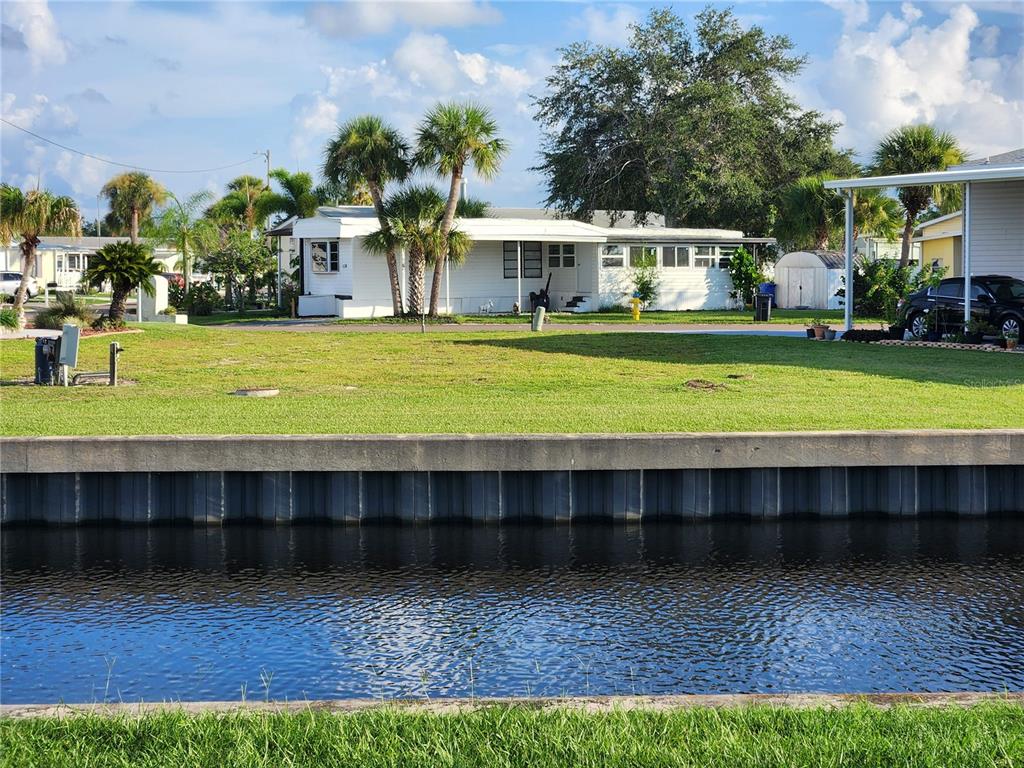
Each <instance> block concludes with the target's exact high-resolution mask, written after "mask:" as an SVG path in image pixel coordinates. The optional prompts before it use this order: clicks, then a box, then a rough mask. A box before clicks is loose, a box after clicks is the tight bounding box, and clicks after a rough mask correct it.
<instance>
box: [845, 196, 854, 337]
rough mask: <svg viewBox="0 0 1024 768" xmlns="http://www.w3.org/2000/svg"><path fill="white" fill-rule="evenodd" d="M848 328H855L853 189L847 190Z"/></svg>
mask: <svg viewBox="0 0 1024 768" xmlns="http://www.w3.org/2000/svg"><path fill="white" fill-rule="evenodd" d="M845 225H846V233H845V234H846V240H845V242H846V248H845V250H846V306H845V312H844V315H845V318H844V319H845V321H846V322H845V325H846V330H848V331H852V330H853V190H852V189H848V190H846V222H845Z"/></svg>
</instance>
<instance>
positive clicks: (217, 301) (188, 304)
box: [175, 283, 224, 316]
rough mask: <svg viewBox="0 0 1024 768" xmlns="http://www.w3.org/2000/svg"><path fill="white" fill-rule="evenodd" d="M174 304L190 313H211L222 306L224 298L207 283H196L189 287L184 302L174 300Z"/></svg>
mask: <svg viewBox="0 0 1024 768" xmlns="http://www.w3.org/2000/svg"><path fill="white" fill-rule="evenodd" d="M175 306H179V307H183V308H184V309H185V311H186V312H188V314H190V315H201V316H202V315H212V314H213V313H214V312H216V311H217V310H219V309H222V308H223V307H224V299H223V298H221V295H220V294H219V293H218V292H217V289H216V288H214V287H213V286H212V285H210V284H209V283H198V284H197V285H193V286H192V287H191V288H190V289H189V291H188V295H187V296H186V297H185V301H184V304H179V303H178V302H175Z"/></svg>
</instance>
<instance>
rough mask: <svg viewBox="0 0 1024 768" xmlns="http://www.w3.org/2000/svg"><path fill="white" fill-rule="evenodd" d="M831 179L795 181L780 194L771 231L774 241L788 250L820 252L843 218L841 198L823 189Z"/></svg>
mask: <svg viewBox="0 0 1024 768" xmlns="http://www.w3.org/2000/svg"><path fill="white" fill-rule="evenodd" d="M830 178H831V176H829V175H827V174H820V175H817V176H804V177H803V178H801V179H797V180H796V181H794V182H793V183H792V184H790V185H789V186H788V187H786V188H785V189H784V190H783V192H782V197H781V199H780V200H779V212H778V217H777V218H776V220H775V226H774V228H773V230H774V234H775V237H776V238H777V239H778V241H779V242H780V243H782V244H784V245H786V246H787V247H789V248H812V249H814V250H818V251H823V250H825V249H827V248H828V241H829V238H830V237H831V236H832V234H833V232H835V230H836V228H837V227H838V226H839V223H840V222H841V221H842V217H843V198H842V196H841V195H839V193H837V192H835V191H834V190H831V189H826V188H825V182H826V181H828V180H829V179H830Z"/></svg>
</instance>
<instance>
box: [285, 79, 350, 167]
mask: <svg viewBox="0 0 1024 768" xmlns="http://www.w3.org/2000/svg"><path fill="white" fill-rule="evenodd" d="M304 101H305V102H306V103H305V104H302V105H301V107H300V109H299V112H298V114H297V115H296V116H295V119H294V122H293V126H292V137H291V151H292V155H293V157H295V158H298V159H302V160H308V159H309V157H310V155H311V154H312V148H313V147H314V146H315V145H317V146H318V145H319V143H321V142H322V140H323V139H325V138H327V136H329V135H330V134H331V133H332V132H333V131H334V130H335V128H337V125H338V114H339V110H338V105H337V104H335V103H334V102H332V101H330V100H329V99H327V98H325V97H324V95H323V94H321V93H317V94H314V95H313V97H312V98H310V99H306V100H304Z"/></svg>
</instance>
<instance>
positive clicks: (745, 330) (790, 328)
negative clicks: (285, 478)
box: [215, 319, 807, 337]
mask: <svg viewBox="0 0 1024 768" xmlns="http://www.w3.org/2000/svg"><path fill="white" fill-rule="evenodd" d="M215 327H219V328H230V329H233V330H242V331H301V332H312V333H337V332H351V333H380V332H385V331H386V332H389V333H420V332H421V328H420V326H419V325H416V324H415V323H335V322H331V321H324V320H318V319H312V320H274V321H260V320H254V321H252V322H245V323H231V324H227V325H223V326H215ZM544 327H545V328H546V329H548V330H557V331H585V332H591V333H716V334H732V335H756V336H793V337H802V336H806V333H807V332H806V329H805V328H804V326H802V325H796V324H795V325H782V324H775V325H765V324H763V323H700V324H698V323H546V324H545V325H544ZM529 330H530V326H529V324H527V323H522V324H511V323H463V324H457V323H435V324H430V323H428V324H427V333H473V332H476V331H523V332H528V331H529Z"/></svg>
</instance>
